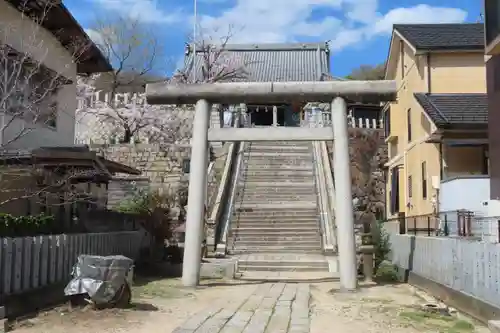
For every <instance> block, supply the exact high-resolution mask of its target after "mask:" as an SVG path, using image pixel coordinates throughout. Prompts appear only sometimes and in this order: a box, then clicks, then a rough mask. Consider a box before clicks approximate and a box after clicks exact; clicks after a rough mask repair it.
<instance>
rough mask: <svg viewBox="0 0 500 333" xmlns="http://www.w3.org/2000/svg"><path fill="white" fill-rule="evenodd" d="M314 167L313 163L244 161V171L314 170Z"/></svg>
mask: <svg viewBox="0 0 500 333" xmlns="http://www.w3.org/2000/svg"><path fill="white" fill-rule="evenodd" d="M313 167H314V165H313V163H312V161H297V160H292V161H280V162H275V161H266V160H258V161H257V160H256V161H243V164H242V169H243V170H245V169H259V170H260V169H262V168H283V169H284V168H290V169H294V168H308V169H310V170H312V169H313Z"/></svg>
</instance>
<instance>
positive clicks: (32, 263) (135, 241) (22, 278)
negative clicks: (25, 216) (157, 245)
mask: <svg viewBox="0 0 500 333" xmlns="http://www.w3.org/2000/svg"><path fill="white" fill-rule="evenodd" d="M149 240H150V238H149V236H148V235H147V234H146V233H145V232H144V231H129V232H113V233H94V234H71V235H66V234H64V235H45V236H35V237H18V238H0V298H1V297H3V296H8V295H13V294H20V293H23V292H27V291H30V290H34V289H38V288H41V287H45V286H48V285H51V284H54V283H59V282H65V281H68V280H69V278H70V274H71V270H72V267H73V265H74V264H75V262H76V258H77V257H78V255H80V254H92V255H118V254H121V255H124V256H127V257H129V258H132V259H137V258H138V256H139V253H140V250H141V248H143V247H147V246H148V245H149Z"/></svg>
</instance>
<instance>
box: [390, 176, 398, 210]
mask: <svg viewBox="0 0 500 333" xmlns="http://www.w3.org/2000/svg"><path fill="white" fill-rule="evenodd" d="M390 172H391V187H390V190H389V202H390V207H389V208H390V211H391V214H396V213H398V212H399V170H398V169H397V168H393V169H391V171H390Z"/></svg>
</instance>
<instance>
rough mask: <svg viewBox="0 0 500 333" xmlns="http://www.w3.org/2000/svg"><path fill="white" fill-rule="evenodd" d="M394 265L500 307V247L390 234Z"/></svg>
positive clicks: (464, 241) (455, 240)
mask: <svg viewBox="0 0 500 333" xmlns="http://www.w3.org/2000/svg"><path fill="white" fill-rule="evenodd" d="M390 240H391V249H392V261H393V263H394V264H396V265H397V266H399V267H401V268H404V269H410V268H411V271H412V272H413V273H415V274H417V275H419V276H421V277H424V278H426V279H428V280H432V281H434V282H437V283H439V284H442V285H444V286H447V287H449V288H451V289H453V290H456V291H459V292H462V293H465V294H468V295H470V296H473V297H476V298H478V299H480V300H482V301H483V302H486V303H490V304H492V305H494V306H496V307H500V288H499V286H500V246H498V245H497V244H491V243H487V242H478V241H469V240H465V239H458V238H438V237H423V236H407V235H394V234H391V236H390Z"/></svg>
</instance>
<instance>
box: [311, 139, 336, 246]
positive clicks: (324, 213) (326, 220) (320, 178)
mask: <svg viewBox="0 0 500 333" xmlns="http://www.w3.org/2000/svg"><path fill="white" fill-rule="evenodd" d="M314 152H315V154H316V161H317V163H316V164H317V168H318V174H317V182H318V189H319V199H320V209H321V211H320V216H321V217H322V219H321V220H322V228H323V232H324V244H323V249H324V251H325V252H333V251H334V240H333V239H332V230H333V223H332V220H333V219H332V216H331V212H332V210H331V208H330V203H329V200H328V193H327V190H326V186H325V185H326V184H325V183H326V180H325V168H324V165H323V158H322V154H321V150H320V145H319V142H314Z"/></svg>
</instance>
